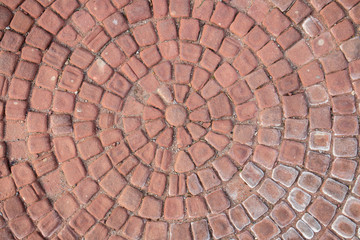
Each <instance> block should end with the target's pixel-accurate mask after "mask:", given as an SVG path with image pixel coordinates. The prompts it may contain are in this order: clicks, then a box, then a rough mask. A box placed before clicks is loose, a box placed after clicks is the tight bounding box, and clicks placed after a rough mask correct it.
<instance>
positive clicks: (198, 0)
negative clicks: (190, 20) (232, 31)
mask: <svg viewBox="0 0 360 240" xmlns="http://www.w3.org/2000/svg"><path fill="white" fill-rule="evenodd" d="M213 6H214V3H213V1H210V0H205V1H202V0H195V2H194V6H193V10H192V16H193V17H194V18H197V19H200V20H203V21H209V20H210V16H211V14H212V10H213Z"/></svg>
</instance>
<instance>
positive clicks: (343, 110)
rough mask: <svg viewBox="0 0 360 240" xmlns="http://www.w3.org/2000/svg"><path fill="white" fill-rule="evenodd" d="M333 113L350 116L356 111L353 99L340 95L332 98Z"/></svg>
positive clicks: (349, 96) (352, 97)
mask: <svg viewBox="0 0 360 240" xmlns="http://www.w3.org/2000/svg"><path fill="white" fill-rule="evenodd" d="M332 106H333V112H334V113H338V114H351V113H354V112H355V111H356V109H355V98H354V96H352V95H341V96H336V97H333V98H332Z"/></svg>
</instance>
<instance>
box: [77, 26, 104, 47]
mask: <svg viewBox="0 0 360 240" xmlns="http://www.w3.org/2000/svg"><path fill="white" fill-rule="evenodd" d="M109 40H110V38H109V37H108V36H107V35H106V34H105V31H104V30H103V29H102V27H101V26H99V25H97V26H96V27H95V28H94V29H93V30H92V31H91V32H89V33H88V34H87V36H86V37H85V38H84V39H83V40H82V43H83V44H84V45H85V46H86V47H87V48H88V49H89V50H91V51H92V52H99V51H100V49H101V48H102V47H103V46H104V45H105V44H106V43H107V42H108V41H109Z"/></svg>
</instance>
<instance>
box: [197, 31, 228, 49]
mask: <svg viewBox="0 0 360 240" xmlns="http://www.w3.org/2000/svg"><path fill="white" fill-rule="evenodd" d="M223 38H224V32H223V30H221V29H219V28H216V27H212V26H210V25H205V26H204V28H203V32H202V34H201V38H200V44H201V45H203V46H205V47H208V48H210V49H212V50H214V51H217V50H218V49H219V47H220V45H221V42H222V40H223Z"/></svg>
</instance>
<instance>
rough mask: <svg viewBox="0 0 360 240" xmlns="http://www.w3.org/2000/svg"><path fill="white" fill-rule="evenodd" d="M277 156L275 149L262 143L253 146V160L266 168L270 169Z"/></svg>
mask: <svg viewBox="0 0 360 240" xmlns="http://www.w3.org/2000/svg"><path fill="white" fill-rule="evenodd" d="M277 156H278V151H277V150H275V149H273V148H270V147H266V146H263V145H257V146H256V147H255V151H254V156H253V161H254V162H256V163H258V164H260V165H261V166H263V167H265V168H267V169H272V168H273V166H274V163H275V161H276V158H277Z"/></svg>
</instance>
